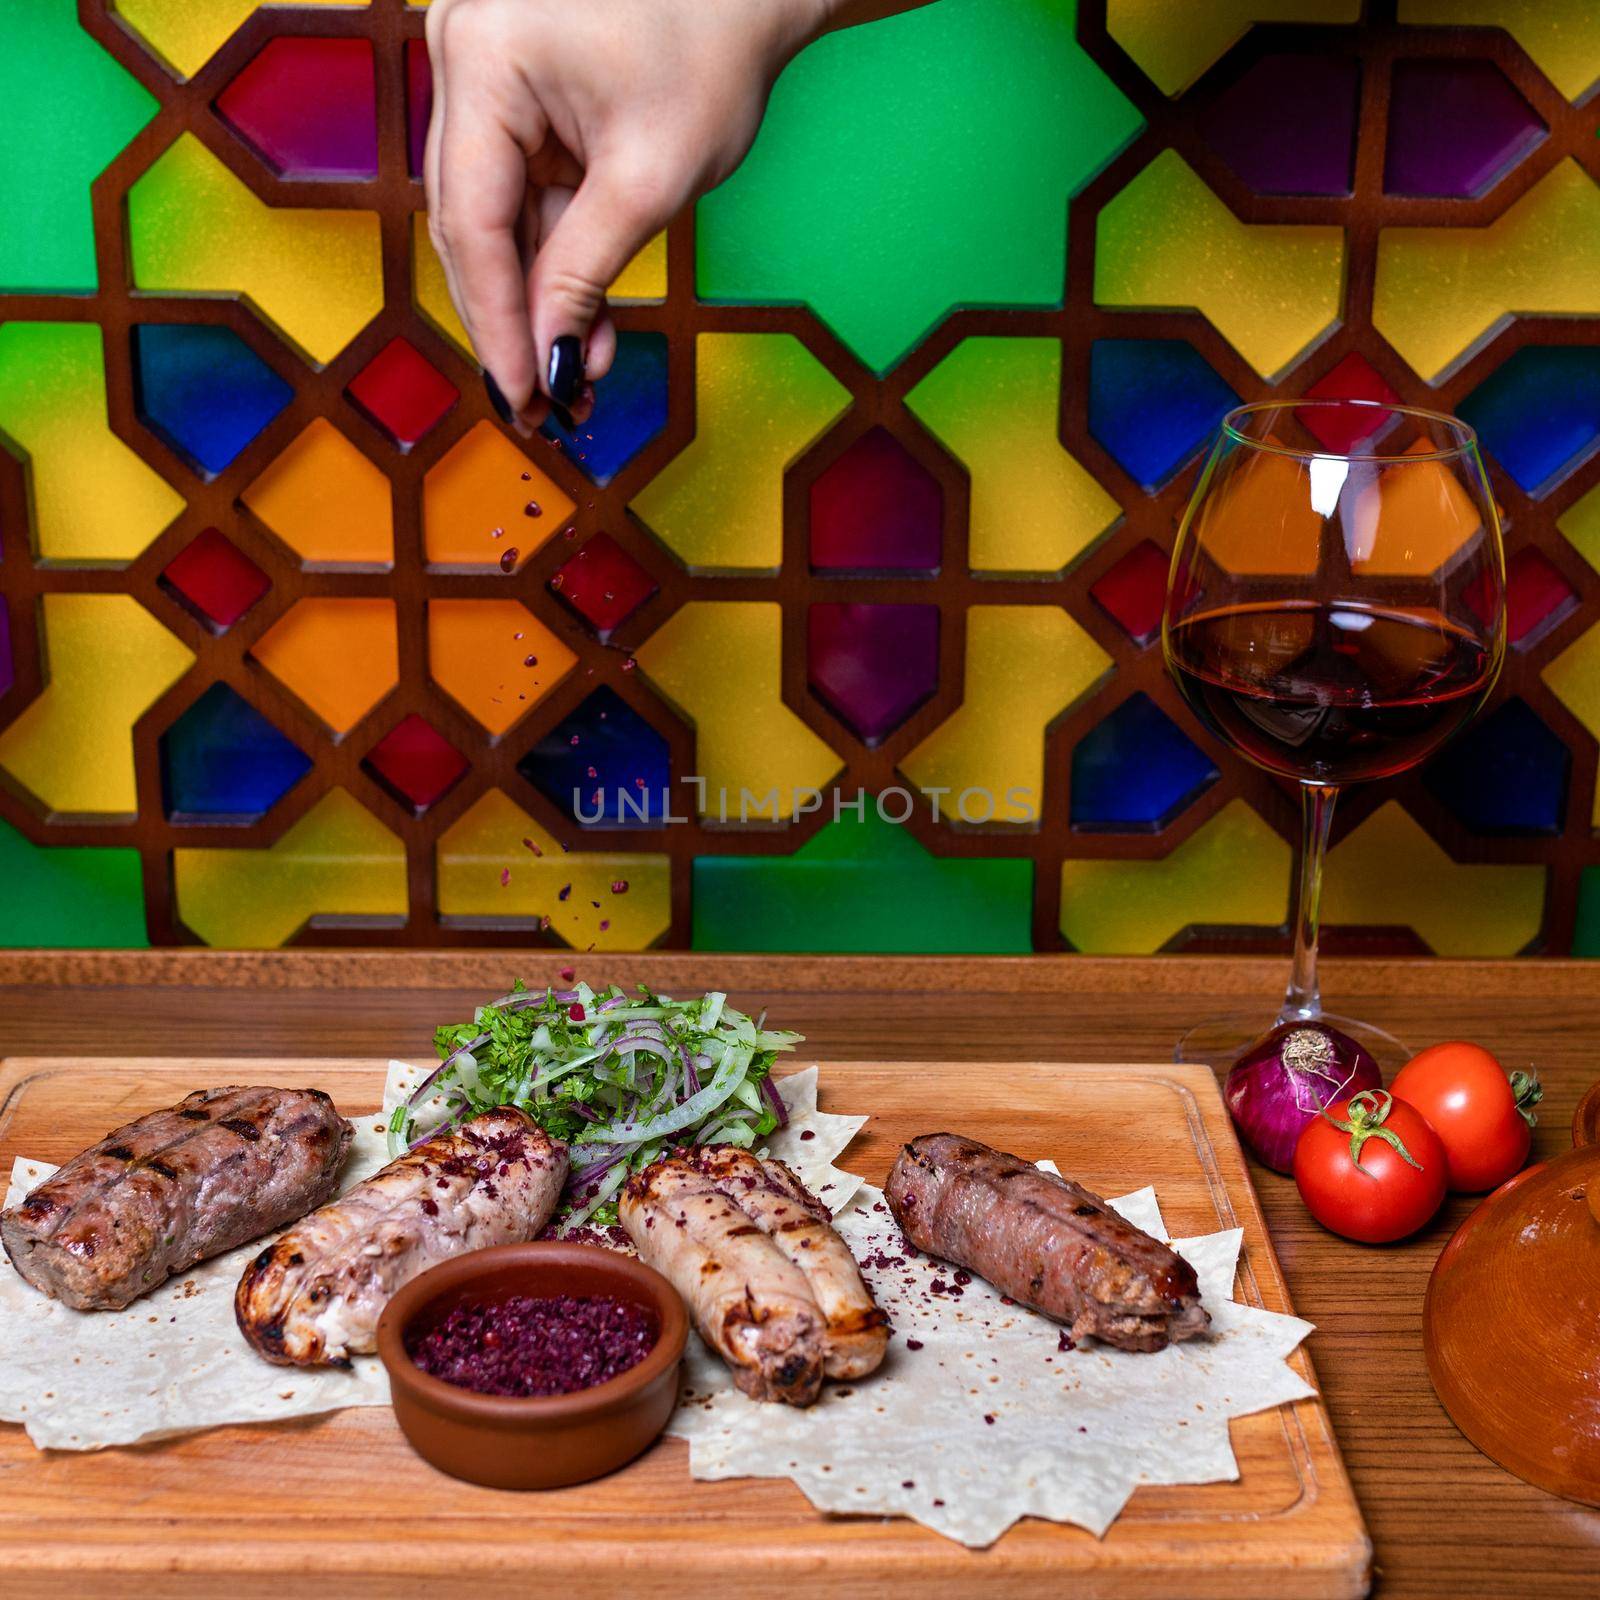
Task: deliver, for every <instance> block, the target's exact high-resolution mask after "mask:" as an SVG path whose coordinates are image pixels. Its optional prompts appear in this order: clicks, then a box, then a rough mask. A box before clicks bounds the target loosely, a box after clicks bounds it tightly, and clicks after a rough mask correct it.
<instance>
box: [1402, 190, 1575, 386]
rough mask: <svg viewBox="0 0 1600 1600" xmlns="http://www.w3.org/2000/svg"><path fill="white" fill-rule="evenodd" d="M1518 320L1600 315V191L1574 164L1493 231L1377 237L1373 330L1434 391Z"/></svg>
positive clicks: (1413, 231) (1412, 231) (1411, 231)
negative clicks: (1534, 316) (1506, 325)
mask: <svg viewBox="0 0 1600 1600" xmlns="http://www.w3.org/2000/svg"><path fill="white" fill-rule="evenodd" d="M1519 312H1520V313H1524V314H1535V313H1539V314H1561V313H1564V312H1574V313H1582V314H1586V315H1592V314H1594V313H1596V312H1600V189H1597V188H1596V187H1595V184H1594V181H1593V179H1591V178H1590V177H1589V175H1588V174H1587V173H1586V172H1585V171H1584V170H1583V168H1582V167H1580V166H1579V165H1578V164H1577V162H1575V161H1563V162H1561V163H1560V164H1559V165H1558V166H1556V167H1554V168H1552V170H1551V171H1550V173H1549V174H1548V175H1547V176H1546V177H1544V178H1542V179H1540V181H1539V182H1538V183H1537V184H1535V185H1534V187H1533V188H1532V189H1530V190H1529V191H1528V192H1527V193H1526V194H1525V195H1523V197H1522V198H1521V199H1520V200H1518V201H1517V202H1516V204H1515V205H1513V206H1511V207H1510V208H1509V209H1508V210H1507V211H1505V212H1504V214H1503V215H1501V216H1500V217H1499V218H1498V220H1496V221H1494V222H1491V223H1490V224H1489V226H1488V227H1486V228H1385V229H1383V231H1382V232H1381V233H1380V234H1379V235H1378V266H1377V278H1376V281H1375V283H1374V285H1373V294H1372V321H1373V325H1374V326H1375V327H1376V328H1377V330H1378V331H1379V332H1380V333H1381V334H1382V335H1383V336H1384V338H1386V339H1387V340H1388V341H1389V343H1390V344H1392V345H1393V346H1394V347H1395V349H1396V350H1398V351H1399V352H1400V354H1401V355H1402V356H1404V357H1405V359H1406V360H1407V361H1409V362H1410V363H1411V365H1412V366H1413V367H1414V368H1415V369H1416V370H1417V372H1418V373H1420V374H1421V375H1422V376H1423V377H1424V378H1426V379H1427V380H1428V382H1429V383H1438V382H1439V381H1440V380H1441V379H1442V378H1444V377H1446V376H1448V375H1449V374H1450V373H1451V372H1452V371H1454V370H1455V368H1456V367H1458V366H1459V365H1460V364H1461V363H1462V362H1463V361H1464V360H1466V359H1467V357H1469V356H1470V355H1472V353H1473V352H1474V351H1475V350H1477V349H1478V348H1479V347H1480V346H1481V345H1482V344H1483V343H1484V342H1485V341H1486V340H1487V339H1488V338H1490V337H1491V336H1492V335H1493V334H1495V333H1496V332H1498V331H1499V329H1500V327H1501V325H1502V324H1503V323H1504V322H1505V321H1506V320H1507V319H1508V318H1509V317H1512V316H1515V315H1516V314H1517V313H1519Z"/></svg>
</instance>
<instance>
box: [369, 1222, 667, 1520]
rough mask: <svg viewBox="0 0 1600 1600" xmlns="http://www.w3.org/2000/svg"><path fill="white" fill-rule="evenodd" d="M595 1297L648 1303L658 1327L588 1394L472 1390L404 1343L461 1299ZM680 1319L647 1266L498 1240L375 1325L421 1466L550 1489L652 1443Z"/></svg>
mask: <svg viewBox="0 0 1600 1600" xmlns="http://www.w3.org/2000/svg"><path fill="white" fill-rule="evenodd" d="M520 1294H526V1295H559V1294H567V1295H596V1296H599V1295H604V1296H609V1297H610V1298H612V1299H615V1300H626V1301H631V1302H632V1303H633V1304H635V1305H640V1306H647V1307H649V1308H650V1309H651V1310H652V1311H653V1312H654V1313H655V1315H656V1320H657V1323H658V1325H659V1327H660V1330H661V1332H660V1336H659V1337H658V1338H657V1340H656V1343H655V1347H654V1349H652V1350H651V1352H650V1354H649V1355H647V1356H646V1357H645V1358H644V1360H643V1361H641V1362H640V1363H639V1364H638V1365H637V1366H634V1367H630V1368H629V1369H628V1371H626V1372H624V1373H621V1374H619V1375H618V1376H617V1377H615V1378H612V1379H610V1380H609V1381H607V1382H605V1383H601V1384H596V1385H595V1386H594V1388H592V1389H579V1390H577V1391H576V1392H575V1393H573V1394H560V1395H549V1396H545V1397H541V1398H539V1399H531V1400H524V1399H512V1398H507V1397H505V1396H502V1395H490V1394H477V1393H475V1392H474V1391H473V1390H471V1389H462V1388H459V1387H457V1385H455V1384H453V1383H446V1382H444V1381H443V1379H441V1378H435V1377H432V1376H430V1375H429V1374H428V1373H426V1372H423V1371H421V1370H420V1369H419V1368H418V1367H417V1366H416V1365H415V1363H414V1362H413V1361H412V1360H411V1357H410V1356H408V1355H407V1354H406V1348H405V1336H406V1333H407V1331H408V1330H409V1329H411V1328H412V1327H413V1326H414V1325H415V1324H417V1323H418V1321H419V1320H424V1321H432V1320H434V1319H435V1318H438V1317H442V1316H445V1315H447V1314H448V1313H449V1311H450V1310H451V1309H452V1307H454V1306H456V1305H458V1304H460V1303H461V1302H462V1301H464V1300H476V1301H485V1300H487V1301H496V1300H507V1299H510V1298H511V1297H512V1296H513V1295H520ZM688 1331H689V1324H688V1318H687V1317H686V1315H685V1313H684V1309H683V1302H682V1301H681V1300H680V1299H679V1298H678V1293H677V1290H675V1289H674V1288H673V1287H672V1285H671V1284H670V1283H668V1282H667V1280H666V1279H665V1278H663V1277H662V1276H661V1274H660V1273H659V1272H657V1271H655V1269H654V1268H652V1267H647V1266H645V1265H644V1263H643V1262H641V1261H634V1260H632V1259H631V1258H629V1257H627V1256H622V1255H618V1254H617V1253H616V1252H615V1251H611V1250H602V1249H600V1248H599V1247H598V1246H596V1245H588V1244H506V1245H497V1246H495V1248H493V1249H491V1250H474V1251H471V1252H469V1253H468V1254H467V1255H463V1256H456V1257H455V1258H454V1259H452V1260H450V1261H445V1262H441V1263H440V1264H439V1265H438V1266H437V1267H432V1268H430V1269H429V1270H428V1271H427V1272H424V1273H423V1274H422V1275H421V1276H420V1277H417V1278H413V1279H412V1280H411V1282H410V1283H408V1284H406V1285H405V1286H404V1287H403V1288H402V1289H401V1290H400V1291H399V1293H398V1294H396V1295H395V1297H394V1298H393V1299H392V1300H391V1301H390V1302H389V1304H388V1306H387V1307H386V1308H385V1310H384V1313H383V1317H382V1320H381V1321H380V1322H379V1323H378V1355H379V1357H380V1358H381V1359H382V1361H383V1364H384V1366H385V1367H387V1368H388V1371H389V1384H390V1388H391V1390H392V1394H393V1402H394V1414H395V1418H396V1420H397V1421H398V1422H399V1424H400V1428H401V1431H402V1432H403V1433H404V1434H405V1436H406V1438H407V1439H408V1440H410V1442H411V1446H412V1448H413V1449H414V1450H416V1452H417V1454H418V1455H420V1456H421V1457H422V1458H423V1459H424V1460H425V1461H429V1462H431V1463H432V1464H433V1465H434V1466H436V1467H438V1468H439V1470H440V1471H441V1472H448V1473H449V1474H450V1475H451V1476H452V1477H455V1478H464V1479H466V1480H467V1482H469V1483H481V1484H486V1485H488V1486H489V1487H490V1488H493V1489H556V1488H560V1487H561V1486H562V1485H564V1484H569V1483H585V1482H587V1481H588V1480H589V1479H591V1478H599V1477H602V1476H604V1475H605V1474H606V1473H608V1472H615V1471H616V1469H617V1468H618V1467H620V1466H623V1465H624V1464H625V1463H627V1462H629V1461H631V1460H633V1458H634V1457H635V1456H636V1455H638V1454H640V1452H641V1451H644V1450H646V1449H648V1448H649V1447H650V1445H652V1444H653V1443H654V1442H655V1440H656V1439H657V1437H658V1436H659V1435H660V1433H661V1430H662V1429H663V1428H664V1427H666V1425H667V1418H668V1417H670V1416H671V1415H672V1408H673V1406H674V1405H675V1404H676V1403H677V1398H678V1364H679V1362H680V1361H681V1360H682V1359H683V1346H684V1341H685V1339H686V1338H687V1337H688Z"/></svg>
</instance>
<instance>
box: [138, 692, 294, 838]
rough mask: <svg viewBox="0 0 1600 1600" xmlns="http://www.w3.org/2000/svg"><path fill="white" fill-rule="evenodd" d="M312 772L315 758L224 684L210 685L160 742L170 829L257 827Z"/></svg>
mask: <svg viewBox="0 0 1600 1600" xmlns="http://www.w3.org/2000/svg"><path fill="white" fill-rule="evenodd" d="M310 770H311V758H310V757H309V756H308V755H306V753H305V752H304V751H303V750H301V749H300V748H299V746H298V745H296V744H294V743H293V742H292V741H291V740H289V739H288V738H286V737H285V736H284V735H283V734H281V733H279V731H278V730H277V729H276V728H275V727H273V725H272V724H271V723H270V722H268V721H267V719H266V718H265V717H264V716H262V715H261V713H260V712H259V711H257V710H256V708H255V707H254V706H252V705H250V704H249V703H248V702H247V701H245V700H243V699H241V698H240V697H239V695H238V694H236V693H235V692H234V690H233V689H231V688H230V687H229V686H228V685H227V684H225V683H214V684H212V685H211V687H210V688H209V689H207V690H206V692H205V693H204V694H203V695H201V696H200V698H199V699H198V700H196V701H195V703H194V704H193V705H192V706H190V707H189V709H188V710H187V711H185V712H184V713H183V715H182V716H180V717H179V718H178V720H177V721H176V722H174V723H173V724H172V726H171V727H170V728H168V729H167V731H166V732H165V733H164V734H162V736H161V792H162V798H163V803H164V805H165V806H166V811H167V816H168V818H169V819H170V820H171V821H173V822H210V823H228V822H234V823H250V822H256V821H258V820H259V819H260V818H261V817H263V816H265V815H266V813H267V812H268V811H270V810H271V809H272V807H273V806H275V805H276V804H277V803H278V801H280V800H281V799H282V798H283V797H284V796H285V795H286V794H287V793H288V792H289V791H290V790H291V789H292V788H293V787H294V786H295V784H297V783H298V782H299V781H300V780H301V778H303V777H304V776H305V775H306V773H307V772H309V771H310Z"/></svg>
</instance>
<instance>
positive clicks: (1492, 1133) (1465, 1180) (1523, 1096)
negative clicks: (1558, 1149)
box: [1389, 1042, 1543, 1194]
mask: <svg viewBox="0 0 1600 1600" xmlns="http://www.w3.org/2000/svg"><path fill="white" fill-rule="evenodd" d="M1389 1088H1390V1089H1391V1090H1392V1091H1393V1093H1394V1096H1395V1098H1396V1099H1398V1100H1404V1101H1405V1102H1406V1104H1407V1105H1412V1106H1415V1107H1416V1108H1417V1110H1418V1111H1420V1112H1421V1113H1422V1114H1423V1116H1424V1117H1426V1118H1427V1119H1428V1125H1429V1126H1430V1127H1431V1128H1432V1129H1433V1131H1434V1132H1435V1133H1436V1134H1438V1135H1439V1141H1440V1143H1441V1144H1443V1145H1444V1152H1445V1156H1446V1158H1447V1160H1448V1163H1449V1169H1450V1176H1449V1183H1450V1187H1451V1188H1452V1189H1457V1190H1460V1191H1462V1192H1463V1193H1466V1194H1480V1193H1482V1192H1483V1191H1484V1190H1485V1189H1498V1188H1499V1187H1500V1185H1501V1184H1502V1183H1504V1182H1505V1181H1506V1179H1507V1178H1509V1177H1510V1176H1511V1175H1512V1173H1514V1172H1520V1171H1521V1170H1522V1168H1523V1166H1524V1165H1525V1164H1526V1163H1527V1160H1528V1150H1529V1147H1530V1146H1531V1144H1532V1142H1533V1107H1534V1106H1536V1105H1537V1104H1538V1103H1539V1098H1540V1096H1541V1094H1542V1093H1543V1091H1542V1090H1541V1089H1540V1087H1539V1080H1538V1079H1537V1078H1535V1077H1532V1076H1530V1075H1529V1074H1527V1073H1523V1072H1519V1073H1517V1074H1516V1076H1515V1077H1513V1078H1507V1077H1506V1074H1505V1069H1504V1068H1503V1067H1502V1066H1501V1065H1500V1063H1499V1062H1498V1061H1496V1060H1495V1058H1494V1057H1493V1056H1492V1055H1490V1054H1489V1052H1488V1051H1487V1050H1484V1049H1482V1048H1481V1047H1480V1046H1478V1045H1475V1044H1461V1043H1459V1042H1452V1043H1449V1044H1436V1045H1431V1046H1430V1047H1429V1048H1428V1049H1426V1050H1424V1051H1423V1052H1422V1053H1421V1054H1420V1055H1416V1056H1413V1057H1412V1058H1411V1060H1410V1061H1408V1062H1407V1063H1406V1064H1405V1066H1403V1067H1402V1068H1401V1069H1400V1071H1399V1072H1398V1073H1397V1074H1396V1075H1395V1080H1394V1082H1393V1083H1391V1084H1390V1085H1389Z"/></svg>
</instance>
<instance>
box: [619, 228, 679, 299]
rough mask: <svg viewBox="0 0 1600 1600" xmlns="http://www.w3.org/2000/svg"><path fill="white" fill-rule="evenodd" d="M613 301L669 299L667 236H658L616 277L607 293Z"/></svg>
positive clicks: (660, 234) (659, 234)
mask: <svg viewBox="0 0 1600 1600" xmlns="http://www.w3.org/2000/svg"><path fill="white" fill-rule="evenodd" d="M608 294H609V297H610V298H611V299H613V300H620V301H629V300H665V299H666V298H667V236H666V234H664V233H658V234H657V235H656V236H655V238H653V239H652V240H651V241H650V242H649V244H647V245H646V246H645V247H644V249H642V250H641V251H640V252H639V253H638V255H636V256H635V257H634V258H633V260H632V261H630V262H629V263H628V264H627V266H625V267H624V268H623V269H622V271H621V273H620V274H619V275H618V277H617V281H616V282H615V283H614V284H612V285H611V288H610V290H609V291H608Z"/></svg>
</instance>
